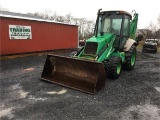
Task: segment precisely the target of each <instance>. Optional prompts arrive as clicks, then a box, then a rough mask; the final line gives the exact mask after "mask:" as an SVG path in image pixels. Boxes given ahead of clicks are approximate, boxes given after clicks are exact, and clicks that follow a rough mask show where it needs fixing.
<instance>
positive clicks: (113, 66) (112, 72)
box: [107, 57, 121, 79]
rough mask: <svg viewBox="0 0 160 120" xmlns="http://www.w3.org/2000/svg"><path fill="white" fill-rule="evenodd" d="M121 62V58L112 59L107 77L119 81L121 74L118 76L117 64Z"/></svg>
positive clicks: (108, 64)
mask: <svg viewBox="0 0 160 120" xmlns="http://www.w3.org/2000/svg"><path fill="white" fill-rule="evenodd" d="M119 62H121V58H120V57H111V58H110V59H109V60H108V62H107V76H108V77H109V78H111V79H117V78H118V77H119V76H120V74H117V64H118V63H119Z"/></svg>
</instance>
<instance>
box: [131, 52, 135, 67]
mask: <svg viewBox="0 0 160 120" xmlns="http://www.w3.org/2000/svg"><path fill="white" fill-rule="evenodd" d="M135 60H136V53H135V52H133V53H132V56H131V65H132V66H133V65H134V63H135Z"/></svg>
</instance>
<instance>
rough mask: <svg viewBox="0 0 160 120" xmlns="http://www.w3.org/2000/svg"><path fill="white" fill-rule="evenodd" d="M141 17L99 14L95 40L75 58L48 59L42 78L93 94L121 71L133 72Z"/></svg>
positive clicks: (135, 14) (89, 40)
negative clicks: (138, 23)
mask: <svg viewBox="0 0 160 120" xmlns="http://www.w3.org/2000/svg"><path fill="white" fill-rule="evenodd" d="M137 22H138V14H137V13H136V12H135V13H134V15H133V17H132V16H131V14H129V13H127V12H125V11H101V9H99V10H98V15H97V20H96V25H95V30H94V36H93V37H91V38H89V39H88V40H86V42H85V45H84V46H83V47H82V48H81V49H80V50H79V51H77V52H76V53H75V54H74V55H73V56H72V57H64V56H58V55H53V54H50V55H48V56H47V59H46V62H45V65H44V68H43V72H42V75H41V78H42V79H43V80H46V81H50V82H53V83H56V84H59V85H62V86H66V87H69V88H73V89H77V90H80V91H83V92H87V93H91V94H94V93H96V92H98V91H99V90H101V89H102V88H103V87H104V86H105V81H106V78H107V77H108V78H111V79H117V78H119V76H120V74H121V71H122V68H124V69H126V70H133V69H134V65H135V62H136V46H137V45H138V42H139V41H140V40H141V39H142V38H143V36H141V35H139V36H138V37H136V35H135V34H136V29H137Z"/></svg>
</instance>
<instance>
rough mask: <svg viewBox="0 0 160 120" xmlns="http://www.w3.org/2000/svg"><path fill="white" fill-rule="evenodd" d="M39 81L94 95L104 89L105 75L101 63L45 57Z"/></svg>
mask: <svg viewBox="0 0 160 120" xmlns="http://www.w3.org/2000/svg"><path fill="white" fill-rule="evenodd" d="M41 79H43V80H46V81H49V82H53V83H56V84H59V85H62V86H66V87H69V88H73V89H77V90H80V91H83V92H86V93H90V94H94V93H96V92H98V91H99V90H101V89H102V88H103V87H104V85H105V79H106V75H105V69H104V65H103V64H102V63H98V62H92V61H86V60H80V59H76V58H69V57H64V56H58V55H47V59H46V62H45V65H44V68H43V72H42V75H41Z"/></svg>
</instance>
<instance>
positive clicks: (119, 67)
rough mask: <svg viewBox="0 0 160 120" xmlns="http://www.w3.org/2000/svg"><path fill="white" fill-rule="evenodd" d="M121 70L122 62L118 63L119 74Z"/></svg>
mask: <svg viewBox="0 0 160 120" xmlns="http://www.w3.org/2000/svg"><path fill="white" fill-rule="evenodd" d="M120 72H121V63H118V65H117V74H120Z"/></svg>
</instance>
